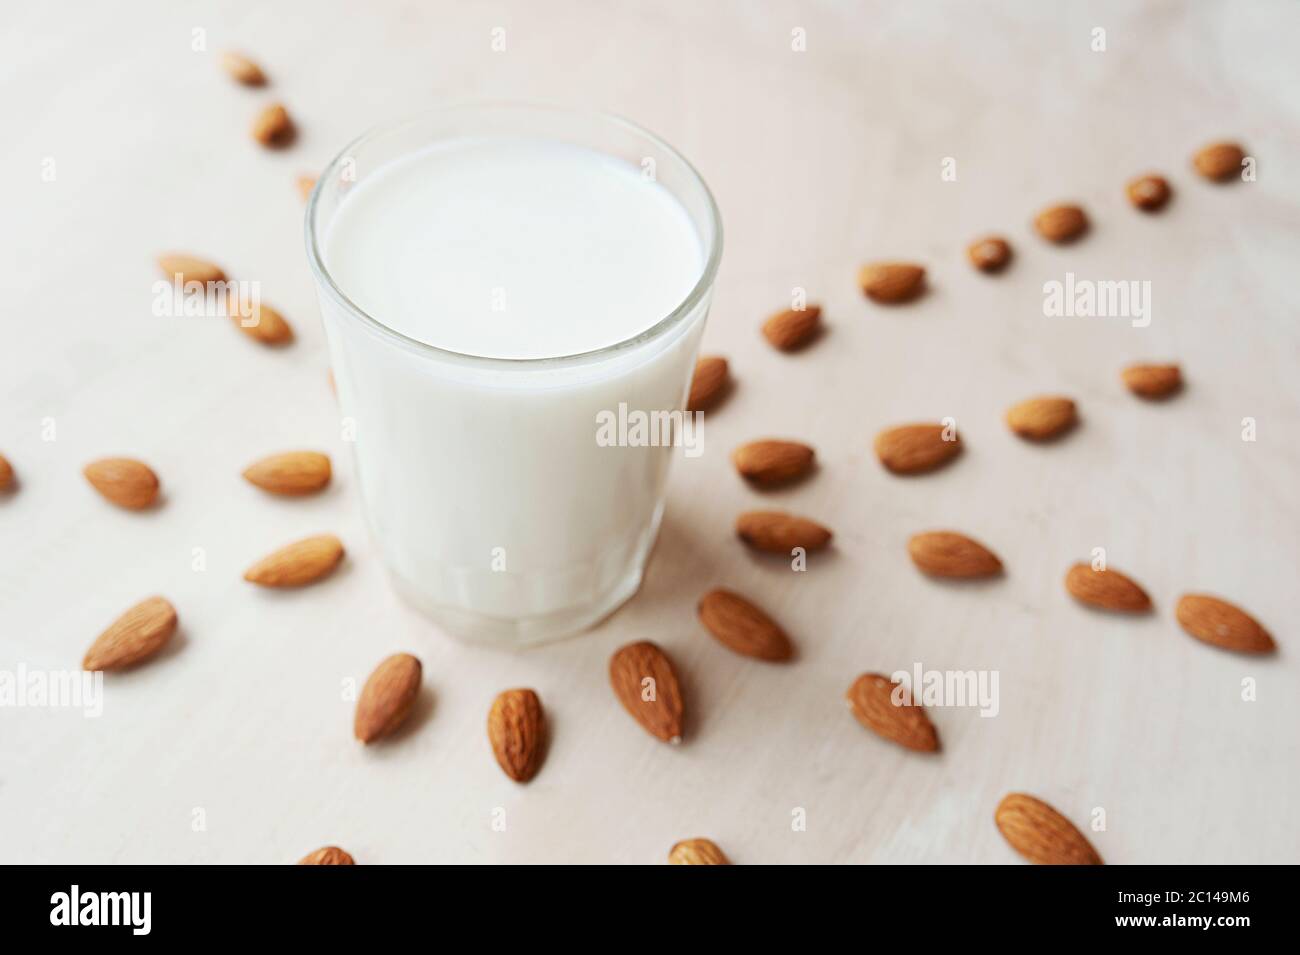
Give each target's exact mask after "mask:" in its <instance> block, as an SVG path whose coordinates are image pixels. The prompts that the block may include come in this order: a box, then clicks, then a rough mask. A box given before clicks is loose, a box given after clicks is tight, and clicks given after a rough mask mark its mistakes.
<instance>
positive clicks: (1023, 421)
mask: <svg viewBox="0 0 1300 955" xmlns="http://www.w3.org/2000/svg"><path fill="white" fill-rule="evenodd" d="M1078 420H1079V415H1078V411H1077V409H1076V408H1075V406H1074V402H1073V401H1071V400H1070V399H1069V398H1064V397H1061V396H1060V395H1041V396H1039V397H1037V398H1028V399H1026V400H1025V401H1022V402H1020V403H1019V404H1016V405H1012V406H1011V408H1010V409H1009V410H1008V411H1007V426H1008V427H1010V428H1011V430H1012V431H1014V432H1015V433H1016V434H1018V435H1020V437H1022V438H1026V439H1028V440H1030V441H1051V440H1052V439H1054V438H1058V437H1060V436H1061V435H1063V434H1065V432H1067V431H1069V430H1070V429H1071V428H1073V427H1074V426H1075V424H1076V423H1078Z"/></svg>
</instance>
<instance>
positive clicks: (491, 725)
mask: <svg viewBox="0 0 1300 955" xmlns="http://www.w3.org/2000/svg"><path fill="white" fill-rule="evenodd" d="M487 725H488V741H489V742H490V743H491V744H492V753H493V755H495V756H496V758H497V764H498V765H499V766H500V767H501V768H502V769H503V770H505V774H506V775H507V776H509V777H510V778H511V779H513V780H514V781H515V782H517V783H526V782H528V780H530V779H532V778H533V777H534V776H536V775H537V769H538V767H539V766H540V765H541V761H542V736H543V734H544V733H545V723H544V717H543V715H542V701H541V700H540V699H539V698H538V696H537V694H536V693H534V692H533V691H532V690H506V691H505V692H503V693H501V694H499V695H498V696H497V698H496V699H495V700H493V701H492V709H491V710H490V711H489V712H488V724H487Z"/></svg>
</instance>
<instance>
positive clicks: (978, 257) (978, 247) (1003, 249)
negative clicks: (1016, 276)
mask: <svg viewBox="0 0 1300 955" xmlns="http://www.w3.org/2000/svg"><path fill="white" fill-rule="evenodd" d="M966 257H967V258H968V259H970V263H971V265H973V266H975V268H977V269H979V270H980V271H981V272H1001V271H1002V270H1003V269H1005V268H1006V267H1007V263H1008V262H1010V261H1011V243H1009V242H1008V241H1007V240H1006V239H1004V238H1002V236H1000V235H986V236H985V237H984V238H982V239H976V240H975V241H974V242H972V243H971V244H970V245H969V246H967V247H966Z"/></svg>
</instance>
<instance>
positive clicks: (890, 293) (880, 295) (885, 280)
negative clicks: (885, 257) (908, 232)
mask: <svg viewBox="0 0 1300 955" xmlns="http://www.w3.org/2000/svg"><path fill="white" fill-rule="evenodd" d="M858 285H859V286H860V287H861V289H862V293H863V294H864V295H866V296H867V298H869V299H871V300H872V301H873V302H879V303H880V304H882V305H896V304H899V303H901V302H907V301H910V300H912V299H914V298H916V297H917V296H918V295H920V294H921V290H922V289H923V288H924V287H925V269H924V268H923V267H921V266H919V265H914V264H912V263H910V262H871V263H869V264H867V265H864V266H862V268H861V269H859V270H858Z"/></svg>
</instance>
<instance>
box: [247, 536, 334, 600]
mask: <svg viewBox="0 0 1300 955" xmlns="http://www.w3.org/2000/svg"><path fill="white" fill-rule="evenodd" d="M342 559H343V542H342V541H341V540H339V539H338V538H337V537H335V536H334V535H333V534H320V535H317V536H316V537H307V538H304V539H303V540H300V541H295V542H294V543H292V544H290V545H288V546H287V547H282V548H280V549H279V550H277V551H276V552H275V553H273V554H270V555H268V556H266V557H263V558H262V559H261V560H259V561H258V562H257V563H256V564H254V565H253V566H252V567H250V568H248V570H246V571H245V572H244V579H245V580H247V581H249V582H250V583H254V584H257V585H258V586H260V587H277V588H278V587H302V586H304V585H306V584H312V583H315V582H316V581H318V580H320V579H321V578H323V577H325V576H327V575H329V573H330V572H331V571H333V570H334V568H335V567H337V566H338V564H339V561H341V560H342Z"/></svg>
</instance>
